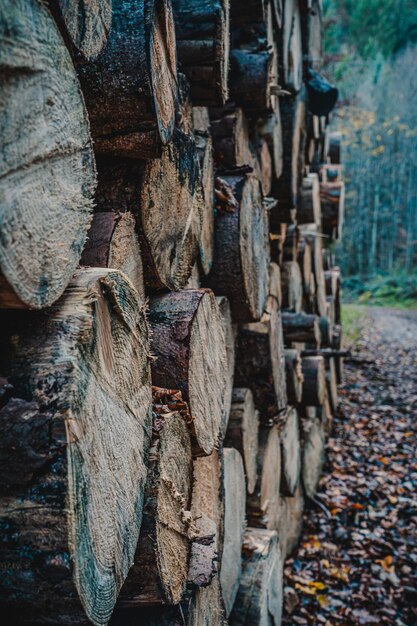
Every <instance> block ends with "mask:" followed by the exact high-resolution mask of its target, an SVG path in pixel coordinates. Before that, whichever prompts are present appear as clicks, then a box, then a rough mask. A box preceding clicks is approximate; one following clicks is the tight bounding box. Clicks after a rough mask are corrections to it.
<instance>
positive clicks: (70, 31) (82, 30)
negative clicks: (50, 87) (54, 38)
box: [48, 0, 112, 61]
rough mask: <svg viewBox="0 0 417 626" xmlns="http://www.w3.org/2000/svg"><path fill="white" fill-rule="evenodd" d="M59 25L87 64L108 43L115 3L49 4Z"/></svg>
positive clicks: (72, 0) (52, 0)
mask: <svg viewBox="0 0 417 626" xmlns="http://www.w3.org/2000/svg"><path fill="white" fill-rule="evenodd" d="M48 1H49V4H50V7H51V11H53V12H54V14H55V15H56V17H57V20H58V24H59V26H60V28H61V30H63V34H64V36H65V35H67V36H68V38H69V41H70V44H71V46H70V47H74V49H75V51H76V53H79V54H80V55H81V57H82V58H83V59H85V60H87V61H89V60H91V59H94V58H95V57H97V55H98V54H100V52H101V50H102V49H103V48H104V46H105V45H106V42H107V36H108V34H109V30H110V26H111V18H112V0H81V2H80V0H48Z"/></svg>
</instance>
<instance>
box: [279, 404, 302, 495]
mask: <svg viewBox="0 0 417 626" xmlns="http://www.w3.org/2000/svg"><path fill="white" fill-rule="evenodd" d="M281 458H282V471H281V493H282V494H284V495H285V496H293V495H294V494H295V492H296V490H297V486H298V482H299V479H300V470H301V448H300V430H299V425H298V413H297V409H295V408H294V407H290V408H289V409H288V412H287V414H286V416H285V421H284V425H283V427H282V430H281Z"/></svg>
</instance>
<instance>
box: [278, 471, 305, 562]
mask: <svg viewBox="0 0 417 626" xmlns="http://www.w3.org/2000/svg"><path fill="white" fill-rule="evenodd" d="M282 511H283V512H282V520H281V525H280V528H279V534H280V546H281V550H282V553H283V555H285V557H288V556H289V555H290V554H291V552H293V550H294V549H295V548H296V547H297V545H298V542H299V540H300V537H301V532H302V529H303V512H304V493H303V487H302V483H301V481H300V483H299V484H298V487H297V490H296V492H295V495H294V496H291V497H289V498H283V500H282Z"/></svg>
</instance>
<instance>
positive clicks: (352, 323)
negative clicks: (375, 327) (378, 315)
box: [342, 304, 366, 346]
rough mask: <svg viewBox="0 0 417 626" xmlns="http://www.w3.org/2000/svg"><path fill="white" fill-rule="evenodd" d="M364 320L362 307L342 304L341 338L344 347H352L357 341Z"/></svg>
mask: <svg viewBox="0 0 417 626" xmlns="http://www.w3.org/2000/svg"><path fill="white" fill-rule="evenodd" d="M365 319H366V315H365V310H364V307H363V306H360V305H357V304H344V305H343V306H342V325H343V336H344V343H345V344H346V346H352V345H353V344H355V343H356V342H357V341H358V339H359V337H360V333H361V329H362V326H363V323H364V321H365Z"/></svg>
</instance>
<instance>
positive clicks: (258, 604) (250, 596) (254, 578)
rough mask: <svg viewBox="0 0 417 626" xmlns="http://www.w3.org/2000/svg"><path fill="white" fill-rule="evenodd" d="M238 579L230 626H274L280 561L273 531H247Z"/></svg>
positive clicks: (280, 594)
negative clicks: (238, 584) (240, 574)
mask: <svg viewBox="0 0 417 626" xmlns="http://www.w3.org/2000/svg"><path fill="white" fill-rule="evenodd" d="M242 570H243V571H242V578H241V581H240V587H239V591H238V594H237V597H236V603H235V606H234V608H233V612H232V614H231V616H230V619H229V624H230V626H261V625H262V626H276V625H278V624H280V623H281V617H282V604H283V558H282V555H281V550H280V548H279V545H278V535H277V533H276V532H275V531H271V530H263V529H260V528H248V529H247V530H246V532H245V536H244V539H243V566H242Z"/></svg>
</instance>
